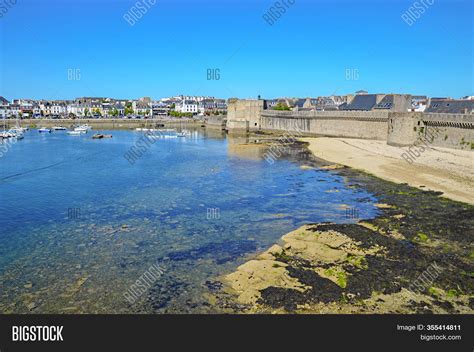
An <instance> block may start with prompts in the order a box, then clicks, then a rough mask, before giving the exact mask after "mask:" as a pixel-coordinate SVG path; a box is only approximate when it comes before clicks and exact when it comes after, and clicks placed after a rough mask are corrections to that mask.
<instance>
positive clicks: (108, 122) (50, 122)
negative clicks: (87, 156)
mask: <svg viewBox="0 0 474 352" xmlns="http://www.w3.org/2000/svg"><path fill="white" fill-rule="evenodd" d="M18 122H19V124H20V125H21V126H23V127H32V128H35V127H38V128H39V127H53V126H64V127H67V128H71V127H73V126H75V125H84V124H88V125H90V126H92V127H93V128H94V129H96V130H100V129H133V128H140V127H150V128H151V127H159V126H160V125H164V126H170V127H179V126H181V125H188V126H190V125H192V126H200V125H202V124H203V121H200V120H194V119H179V120H169V119H146V120H142V119H105V118H102V119H23V120H19V121H18ZM1 123H2V124H3V120H2V121H1ZM5 123H6V125H7V128H10V127H14V126H15V125H16V123H17V120H16V119H10V120H5Z"/></svg>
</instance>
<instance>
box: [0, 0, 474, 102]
mask: <svg viewBox="0 0 474 352" xmlns="http://www.w3.org/2000/svg"><path fill="white" fill-rule="evenodd" d="M8 1H13V2H15V1H14V0H0V13H3V12H4V11H3V10H2V8H1V6H2V5H4V3H5V2H8ZM146 1H150V0H142V3H145V2H146ZM151 1H152V2H154V1H153V0H151ZM286 1H287V2H288V1H290V0H286ZM423 1H424V2H425V3H432V2H433V1H434V4H433V5H431V6H428V8H427V9H426V12H425V13H424V14H423V15H422V16H421V17H420V18H419V19H418V20H417V21H416V22H415V23H414V24H413V25H411V26H409V25H407V24H406V23H405V22H404V21H403V20H402V18H401V15H402V14H403V13H404V12H405V11H406V10H407V9H408V8H409V7H410V6H412V5H413V0H409V1H405V0H358V1H348V0H295V3H294V4H293V5H289V7H288V9H287V11H286V13H285V14H283V15H282V16H281V18H280V19H279V20H278V21H277V22H276V23H275V24H273V25H272V26H270V25H268V24H267V23H266V22H265V21H264V20H263V18H262V16H263V15H264V14H265V13H266V11H267V10H268V9H269V8H270V7H271V6H272V5H273V4H274V3H275V1H271V0H270V1H267V0H265V1H263V0H240V1H237V0H221V1H217V0H216V1H214V0H195V1H190V0H156V4H155V5H153V6H151V7H150V9H149V10H148V11H147V13H146V14H145V15H144V16H143V17H142V18H141V19H139V20H138V22H137V23H136V24H135V25H134V26H130V25H129V24H128V23H127V22H126V21H125V20H124V18H123V15H124V14H126V13H127V11H129V9H130V8H131V7H132V6H133V5H134V4H135V3H136V2H137V0H131V1H128V0H96V1H92V0H74V1H72V0H42V1H38V0H17V4H16V5H14V6H12V7H11V8H10V9H9V10H8V12H6V13H3V16H2V17H1V18H0V45H1V46H0V48H1V54H0V95H2V96H5V97H6V98H7V99H13V98H20V97H23V98H35V99H39V98H45V99H70V98H74V97H78V96H109V97H116V98H138V97H141V96H151V97H153V98H155V99H156V98H160V97H163V96H170V95H177V94H186V95H213V96H218V97H223V98H228V97H241V98H244V97H256V96H257V95H261V96H262V97H268V98H270V97H280V96H289V97H307V96H319V95H330V94H333V93H336V94H347V93H353V92H354V91H356V90H359V89H365V90H368V91H369V92H371V93H410V94H427V95H430V96H451V97H455V98H457V97H460V96H464V95H473V94H474V92H473V91H474V89H473V81H474V79H473V61H474V57H473V46H474V43H473V41H474V39H473V37H474V34H473V1H472V0H423ZM290 2H291V1H290ZM419 3H421V1H419ZM4 6H5V5H4ZM212 68H218V69H220V80H207V76H206V73H207V69H212ZM69 69H79V70H80V80H68V70H69ZM352 69H353V70H357V71H349V72H354V73H355V74H356V75H355V78H358V80H350V79H349V80H347V79H346V70H352Z"/></svg>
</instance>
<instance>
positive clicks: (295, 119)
mask: <svg viewBox="0 0 474 352" xmlns="http://www.w3.org/2000/svg"><path fill="white" fill-rule="evenodd" d="M227 129H228V130H229V132H232V131H233V130H236V131H237V130H239V131H248V130H253V129H261V130H270V131H290V132H291V131H295V132H296V131H298V132H300V133H302V134H306V135H315V136H328V137H345V138H363V139H375V140H386V141H387V143H388V144H390V145H395V146H409V145H412V144H414V143H415V142H417V141H418V140H419V139H420V138H423V137H424V138H425V139H428V140H432V141H431V143H432V145H433V146H439V147H446V148H455V149H465V150H472V149H474V144H473V143H474V115H456V114H424V113H419V112H406V113H405V112H389V111H386V110H376V111H275V110H263V101H262V100H236V101H232V102H229V110H228V122H227ZM427 137H431V138H427Z"/></svg>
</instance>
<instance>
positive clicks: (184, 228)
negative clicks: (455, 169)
mask: <svg viewBox="0 0 474 352" xmlns="http://www.w3.org/2000/svg"><path fill="white" fill-rule="evenodd" d="M104 133H111V134H113V136H114V137H113V138H112V139H110V140H92V139H91V135H90V134H89V135H86V136H81V137H71V136H67V135H65V134H64V133H53V134H50V135H40V134H38V133H37V131H30V132H29V133H28V134H27V136H26V137H25V139H24V140H22V141H20V142H18V143H16V144H15V145H14V146H13V148H11V150H10V151H9V152H8V153H7V155H6V156H4V157H3V158H2V159H0V224H1V228H2V231H1V234H0V287H1V292H0V311H1V312H3V313H11V312H19V313H25V312H37V313H46V312H50V313H83V312H87V313H131V312H145V313H164V312H214V311H216V310H215V308H213V307H212V306H211V305H209V303H208V302H207V300H206V293H207V292H209V288H210V287H213V285H214V284H213V280H214V279H215V278H216V277H217V276H219V275H221V274H223V273H226V272H229V271H232V270H234V269H235V268H236V267H237V266H238V265H240V264H242V263H243V262H244V261H245V260H246V259H248V258H249V257H251V256H252V255H254V254H255V253H257V252H258V251H262V250H264V249H266V248H267V247H269V246H270V245H271V244H273V243H275V242H277V241H278V240H279V239H280V237H281V236H282V235H283V234H285V233H287V232H289V231H291V230H293V229H295V228H296V227H298V226H300V225H303V224H305V223H310V222H320V221H334V222H351V221H355V220H354V219H348V218H347V216H346V210H345V209H346V208H348V207H351V208H355V209H357V212H358V214H360V216H361V217H373V216H374V215H375V211H376V210H375V208H374V207H373V205H372V204H373V203H374V201H375V199H374V198H373V197H372V196H371V195H370V194H367V193H366V192H365V191H363V190H361V189H356V188H353V187H348V185H347V184H346V183H345V181H344V179H343V178H342V177H339V176H337V175H335V174H333V173H331V172H328V171H322V170H303V169H301V168H300V166H299V164H298V162H297V160H301V159H305V158H308V157H309V155H308V153H307V152H306V151H305V150H302V149H298V148H289V149H288V151H291V153H289V154H288V155H286V156H285V157H282V158H281V159H279V160H278V161H277V162H275V163H274V164H272V165H269V164H268V163H267V162H266V161H264V160H263V159H262V155H263V152H264V149H263V148H262V147H261V146H255V145H253V144H254V143H253V141H252V140H249V139H247V138H245V137H244V139H241V138H232V139H227V137H226V136H225V135H224V134H222V133H221V132H220V131H204V130H199V131H198V130H196V131H194V132H193V133H192V135H190V136H188V137H187V138H176V139H168V140H157V141H156V142H155V143H154V144H153V145H151V146H150V147H149V149H147V150H146V152H145V153H144V154H143V156H142V157H141V158H140V159H139V160H138V161H137V162H136V163H135V164H134V165H133V166H132V165H130V164H129V163H128V162H127V160H126V159H125V158H124V157H123V155H124V154H125V153H126V152H127V151H128V150H129V148H130V147H131V146H132V145H134V143H136V141H137V140H138V139H139V138H140V137H141V134H140V133H138V132H129V131H107V132H105V131H104ZM210 210H212V211H211V212H210ZM71 214H72V215H71ZM209 214H214V216H209ZM216 214H218V216H216ZM156 263H158V264H159V265H160V266H161V267H163V270H164V272H163V275H161V276H160V277H159V279H157V280H156V282H153V283H152V285H151V286H152V287H151V288H150V289H149V290H148V291H146V292H145V293H144V294H143V295H141V296H140V298H139V299H138V300H137V302H136V303H135V304H133V305H130V304H129V303H128V302H127V301H126V300H125V298H124V297H123V293H124V292H125V291H127V290H128V289H129V288H130V286H131V285H132V284H133V283H134V282H135V281H136V280H137V279H138V278H140V276H141V275H142V274H143V273H144V272H145V271H146V270H147V269H148V268H149V267H150V266H151V265H153V264H156Z"/></svg>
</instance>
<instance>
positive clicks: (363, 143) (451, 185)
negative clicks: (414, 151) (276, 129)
mask: <svg viewBox="0 0 474 352" xmlns="http://www.w3.org/2000/svg"><path fill="white" fill-rule="evenodd" d="M302 140H303V141H304V142H307V143H309V149H310V150H311V152H312V153H313V154H314V155H315V156H317V157H318V158H321V159H324V160H327V161H330V162H333V163H337V164H341V165H345V166H348V167H351V168H354V169H359V170H363V171H365V172H368V173H371V174H373V175H375V176H377V177H380V178H383V179H385V180H388V181H392V182H397V183H407V184H409V185H410V186H413V187H417V188H420V189H423V190H433V191H439V192H443V193H444V194H443V196H445V197H447V198H450V199H453V200H457V201H460V202H465V203H469V204H474V153H473V152H471V151H464V150H455V149H446V148H438V147H433V148H430V149H427V150H425V152H424V153H421V156H420V157H418V158H417V159H416V160H415V162H414V163H412V164H409V163H408V162H406V161H405V160H404V159H403V158H402V157H401V155H402V154H403V153H404V152H405V151H406V148H399V147H393V146H389V145H387V143H386V142H385V141H374V140H362V139H348V138H304V139H302Z"/></svg>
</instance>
